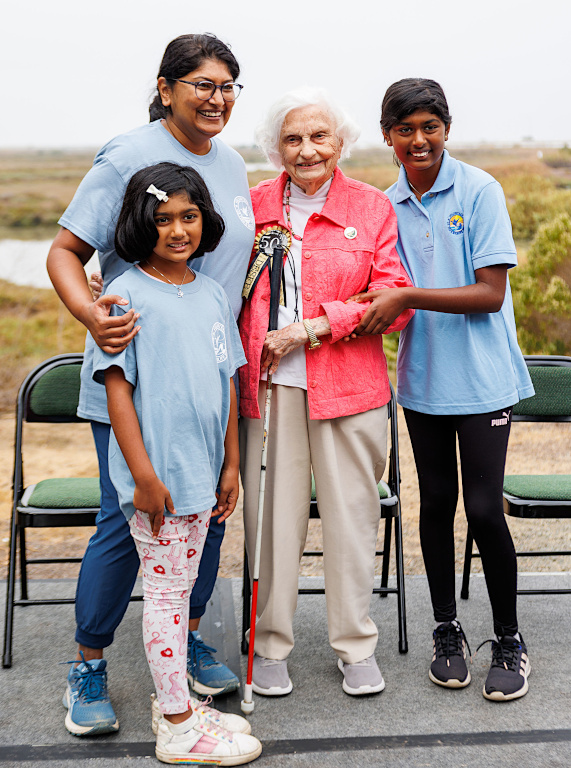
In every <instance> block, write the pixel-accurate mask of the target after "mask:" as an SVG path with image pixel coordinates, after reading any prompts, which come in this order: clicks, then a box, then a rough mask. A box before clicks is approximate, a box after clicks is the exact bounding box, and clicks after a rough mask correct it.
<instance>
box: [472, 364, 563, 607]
mask: <svg viewBox="0 0 571 768" xmlns="http://www.w3.org/2000/svg"><path fill="white" fill-rule="evenodd" d="M525 361H526V363H527V365H528V367H532V366H565V367H570V366H571V357H562V356H558V355H525ZM515 421H528V422H531V421H534V422H571V416H532V415H529V416H528V415H525V416H524V415H520V414H518V413H513V414H512V422H515ZM504 512H505V514H506V515H509V516H510V517H519V518H522V519H533V518H548V519H557V518H559V517H561V518H569V517H571V507H570V506H569V505H566V506H565V507H564V506H562V504H561V503H560V502H557V501H551V502H550V501H543V502H538V503H534V502H533V500H523V499H518V498H517V497H515V496H510V495H509V494H507V493H506V492H504ZM516 556H517V557H556V556H557V557H558V556H571V550H563V551H556V550H548V551H545V550H544V551H533V552H523V551H519V552H516ZM475 557H479V558H481V555H480V553H479V552H478V551H474V537H473V536H472V532H471V531H470V529H469V528H468V532H467V535H466V549H465V553H464V569H463V574H462V588H461V591H460V597H461V598H462V599H464V600H468V598H469V596H470V572H471V566H472V559H473V558H475ZM517 594H518V595H569V594H571V589H563V588H561V589H518V590H517Z"/></svg>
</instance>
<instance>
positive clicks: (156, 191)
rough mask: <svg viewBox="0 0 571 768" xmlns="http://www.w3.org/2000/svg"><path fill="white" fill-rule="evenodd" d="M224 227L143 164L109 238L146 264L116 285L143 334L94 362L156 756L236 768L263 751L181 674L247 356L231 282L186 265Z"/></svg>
mask: <svg viewBox="0 0 571 768" xmlns="http://www.w3.org/2000/svg"><path fill="white" fill-rule="evenodd" d="M223 232H224V223H223V221H222V218H221V217H220V216H219V214H218V213H217V212H216V211H215V210H214V207H213V204H212V201H211V199H210V195H209V193H208V190H207V188H206V186H205V184H204V182H203V181H202V179H201V178H200V176H199V175H198V174H197V173H196V171H194V170H193V169H191V168H188V167H186V168H185V167H181V166H178V165H174V164H172V163H160V164H158V165H154V166H151V167H149V168H144V169H142V170H141V171H138V172H137V173H135V175H134V176H133V177H132V179H131V181H130V182H129V185H128V186H127V190H126V193H125V199H124V202H123V207H122V209H121V213H120V215H119V220H118V223H117V229H116V233H115V246H116V250H117V253H118V254H119V256H121V258H123V259H125V260H126V261H129V262H138V263H136V264H135V265H134V266H133V267H132V268H131V269H129V270H127V271H126V272H125V273H123V274H122V275H121V276H120V277H118V278H117V279H116V280H115V281H113V283H111V285H110V287H109V289H108V290H109V291H110V292H111V293H118V294H120V295H121V296H123V297H124V298H125V299H126V301H127V303H126V304H124V305H123V306H118V305H114V312H115V313H116V314H118V313H124V312H128V311H129V310H130V309H131V308H134V309H135V310H136V311H137V312H138V313H140V316H141V319H140V326H141V330H140V332H139V333H138V334H137V335H136V336H135V338H134V339H133V341H132V342H131V344H129V346H128V347H127V348H126V349H125V350H124V351H123V352H120V353H119V354H116V355H110V354H106V353H104V352H102V351H101V350H100V349H99V348H98V349H97V350H96V356H95V359H94V364H93V365H94V368H93V375H94V378H95V379H96V380H97V381H100V382H101V381H103V380H104V382H105V387H106V390H107V399H108V406H109V417H110V420H111V426H112V428H113V432H112V435H111V440H110V443H109V471H110V476H111V480H112V481H113V485H114V486H115V488H116V489H117V492H118V496H119V502H120V504H121V509H122V510H123V512H124V514H125V517H127V519H128V521H129V526H130V529H131V534H132V536H133V539H134V541H135V545H136V547H137V551H138V554H139V557H140V560H141V566H142V570H143V590H144V614H143V638H144V644H145V650H146V654H147V660H148V662H149V667H150V670H151V674H152V677H153V682H154V684H155V688H156V693H157V701H158V704H159V708H160V711H161V713H162V715H163V717H162V718H160V720H159V724H158V729H157V744H156V754H157V757H158V759H159V760H162V761H163V762H167V763H177V762H186V763H188V762H191V763H192V762H202V761H212V762H216V764H218V765H239V764H242V763H246V762H249V761H251V760H253V759H254V758H256V757H257V756H258V755H259V754H260V751H261V745H260V743H259V741H258V740H257V739H255V738H254V737H252V736H249V735H246V734H244V733H231V732H229V731H227V730H225V729H224V728H220V727H217V724H216V722H215V720H213V719H212V718H205V717H203V716H201V715H200V714H197V713H196V712H195V711H194V710H193V707H192V702H191V699H190V695H189V688H188V681H187V675H186V646H187V631H188V630H187V627H188V604H189V603H188V600H189V595H190V592H191V590H192V586H193V584H194V581H195V579H196V576H197V573H198V566H199V562H200V556H201V553H202V548H203V545H204V540H205V537H206V532H207V529H208V524H209V520H210V515H211V510H212V507H213V505H215V504H216V499H218V505H217V510H216V514H218V513H220V514H221V519H225V518H227V517H228V516H229V515H230V514H232V512H233V511H234V508H235V506H236V501H237V498H238V462H239V457H238V432H237V430H238V423H237V407H236V392H235V389H234V383H233V381H232V375H233V374H234V372H235V371H236V369H237V368H238V367H239V366H241V365H243V364H244V363H245V362H246V360H245V358H244V354H243V351H242V347H241V344H240V339H239V336H238V331H237V328H236V324H235V321H234V316H233V313H232V309H231V307H230V304H229V301H228V299H227V297H226V294H225V293H224V291H223V289H222V288H221V287H220V286H219V285H218V284H217V283H215V282H214V281H213V280H210V279H209V278H208V277H206V276H204V275H202V274H201V273H196V274H195V273H194V272H193V271H192V270H191V269H190V268H189V267H188V265H187V261H188V260H189V259H193V258H197V257H199V256H202V255H204V254H205V253H208V252H210V251H212V250H214V248H215V247H216V246H217V244H218V242H219V241H220V238H221V237H222V234H223ZM217 487H218V488H219V491H218V492H217V491H216V489H217ZM240 719H241V720H242V719H243V718H240Z"/></svg>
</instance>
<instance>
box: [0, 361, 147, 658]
mask: <svg viewBox="0 0 571 768" xmlns="http://www.w3.org/2000/svg"><path fill="white" fill-rule="evenodd" d="M82 362H83V354H82V353H69V354H64V355H57V356H55V357H51V358H49V359H48V360H44V362H42V363H40V364H39V365H38V366H36V367H35V368H34V369H33V370H32V371H31V372H30V373H29V374H28V376H27V377H26V378H25V380H24V382H23V383H22V385H21V387H20V390H19V392H18V399H17V404H16V435H15V446H14V475H13V482H12V490H13V502H12V520H11V528H10V548H9V550H10V556H9V561H8V575H7V583H6V615H5V623H4V647H3V654H2V666H3V667H5V668H7V667H11V666H12V641H13V634H14V607H15V606H19V607H26V606H30V605H66V604H73V603H75V598H68V597H54V598H49V599H48V598H44V599H39V598H36V599H31V598H30V597H29V593H28V565H38V564H49V563H51V564H54V563H81V561H82V559H83V558H81V557H42V558H39V557H38V558H36V557H28V556H27V554H26V528H67V527H83V526H94V525H95V519H96V516H97V514H98V512H99V507H86V508H82V509H72V510H59V509H39V508H30V507H27V506H26V505H22V503H21V501H22V496H23V494H24V490H25V489H24V460H23V430H24V424H25V423H29V422H44V423H74V422H80V423H81V422H83V423H85V419H81V418H79V417H78V416H71V415H66V416H57V415H56V416H42V415H38V414H36V413H34V411H33V409H32V407H31V404H30V397H31V394H32V391H33V389H34V386H35V385H36V384H37V383H38V381H39V380H40V379H41V378H42V377H43V376H44V375H46V373H48V372H49V371H51V370H53V369H56V368H59V367H60V366H62V365H81V364H82ZM18 561H19V564H20V598H19V599H17V598H16V596H15V593H16V563H17V562H18ZM141 599H142V597H140V596H136V597H132V598H131V600H141Z"/></svg>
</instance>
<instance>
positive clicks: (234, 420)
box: [212, 379, 240, 523]
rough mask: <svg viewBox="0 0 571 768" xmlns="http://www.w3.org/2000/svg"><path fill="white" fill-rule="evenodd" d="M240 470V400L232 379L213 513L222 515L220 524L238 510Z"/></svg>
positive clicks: (219, 519)
mask: <svg viewBox="0 0 571 768" xmlns="http://www.w3.org/2000/svg"><path fill="white" fill-rule="evenodd" d="M239 469H240V448H239V445H238V400H237V398H236V387H235V386H234V381H233V380H232V379H230V416H229V418H228V426H227V428H226V438H225V440H224V464H223V465H222V472H221V473H220V493H217V494H216V497H217V498H218V504H217V506H216V510H215V511H214V512H213V513H212V514H213V515H220V517H219V518H218V522H219V523H221V522H223V521H224V520H226V518H228V517H230V515H231V514H232V512H234V510H235V509H236V503H237V501H238V495H239V488H240V486H239V479H238V476H239Z"/></svg>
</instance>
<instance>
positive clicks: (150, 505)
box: [133, 477, 176, 539]
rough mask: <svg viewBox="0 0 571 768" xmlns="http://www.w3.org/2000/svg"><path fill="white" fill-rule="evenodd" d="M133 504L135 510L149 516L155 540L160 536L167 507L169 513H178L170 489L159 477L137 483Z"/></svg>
mask: <svg viewBox="0 0 571 768" xmlns="http://www.w3.org/2000/svg"><path fill="white" fill-rule="evenodd" d="M133 504H134V506H135V509H138V510H139V511H140V512H144V513H145V514H147V515H148V516H149V523H150V525H151V532H152V534H153V539H156V538H157V536H158V535H159V531H160V529H161V525H162V523H163V517H164V513H165V507H166V508H167V510H168V511H169V512H172V513H174V512H176V510H175V508H174V504H173V500H172V498H171V495H170V493H169V489H168V488H167V487H166V485H165V484H164V483H162V482H161V481H160V480H159V478H158V477H155V478H152V479H151V480H149V481H147V482H141V483H137V485H136V486H135V493H134V495H133Z"/></svg>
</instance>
